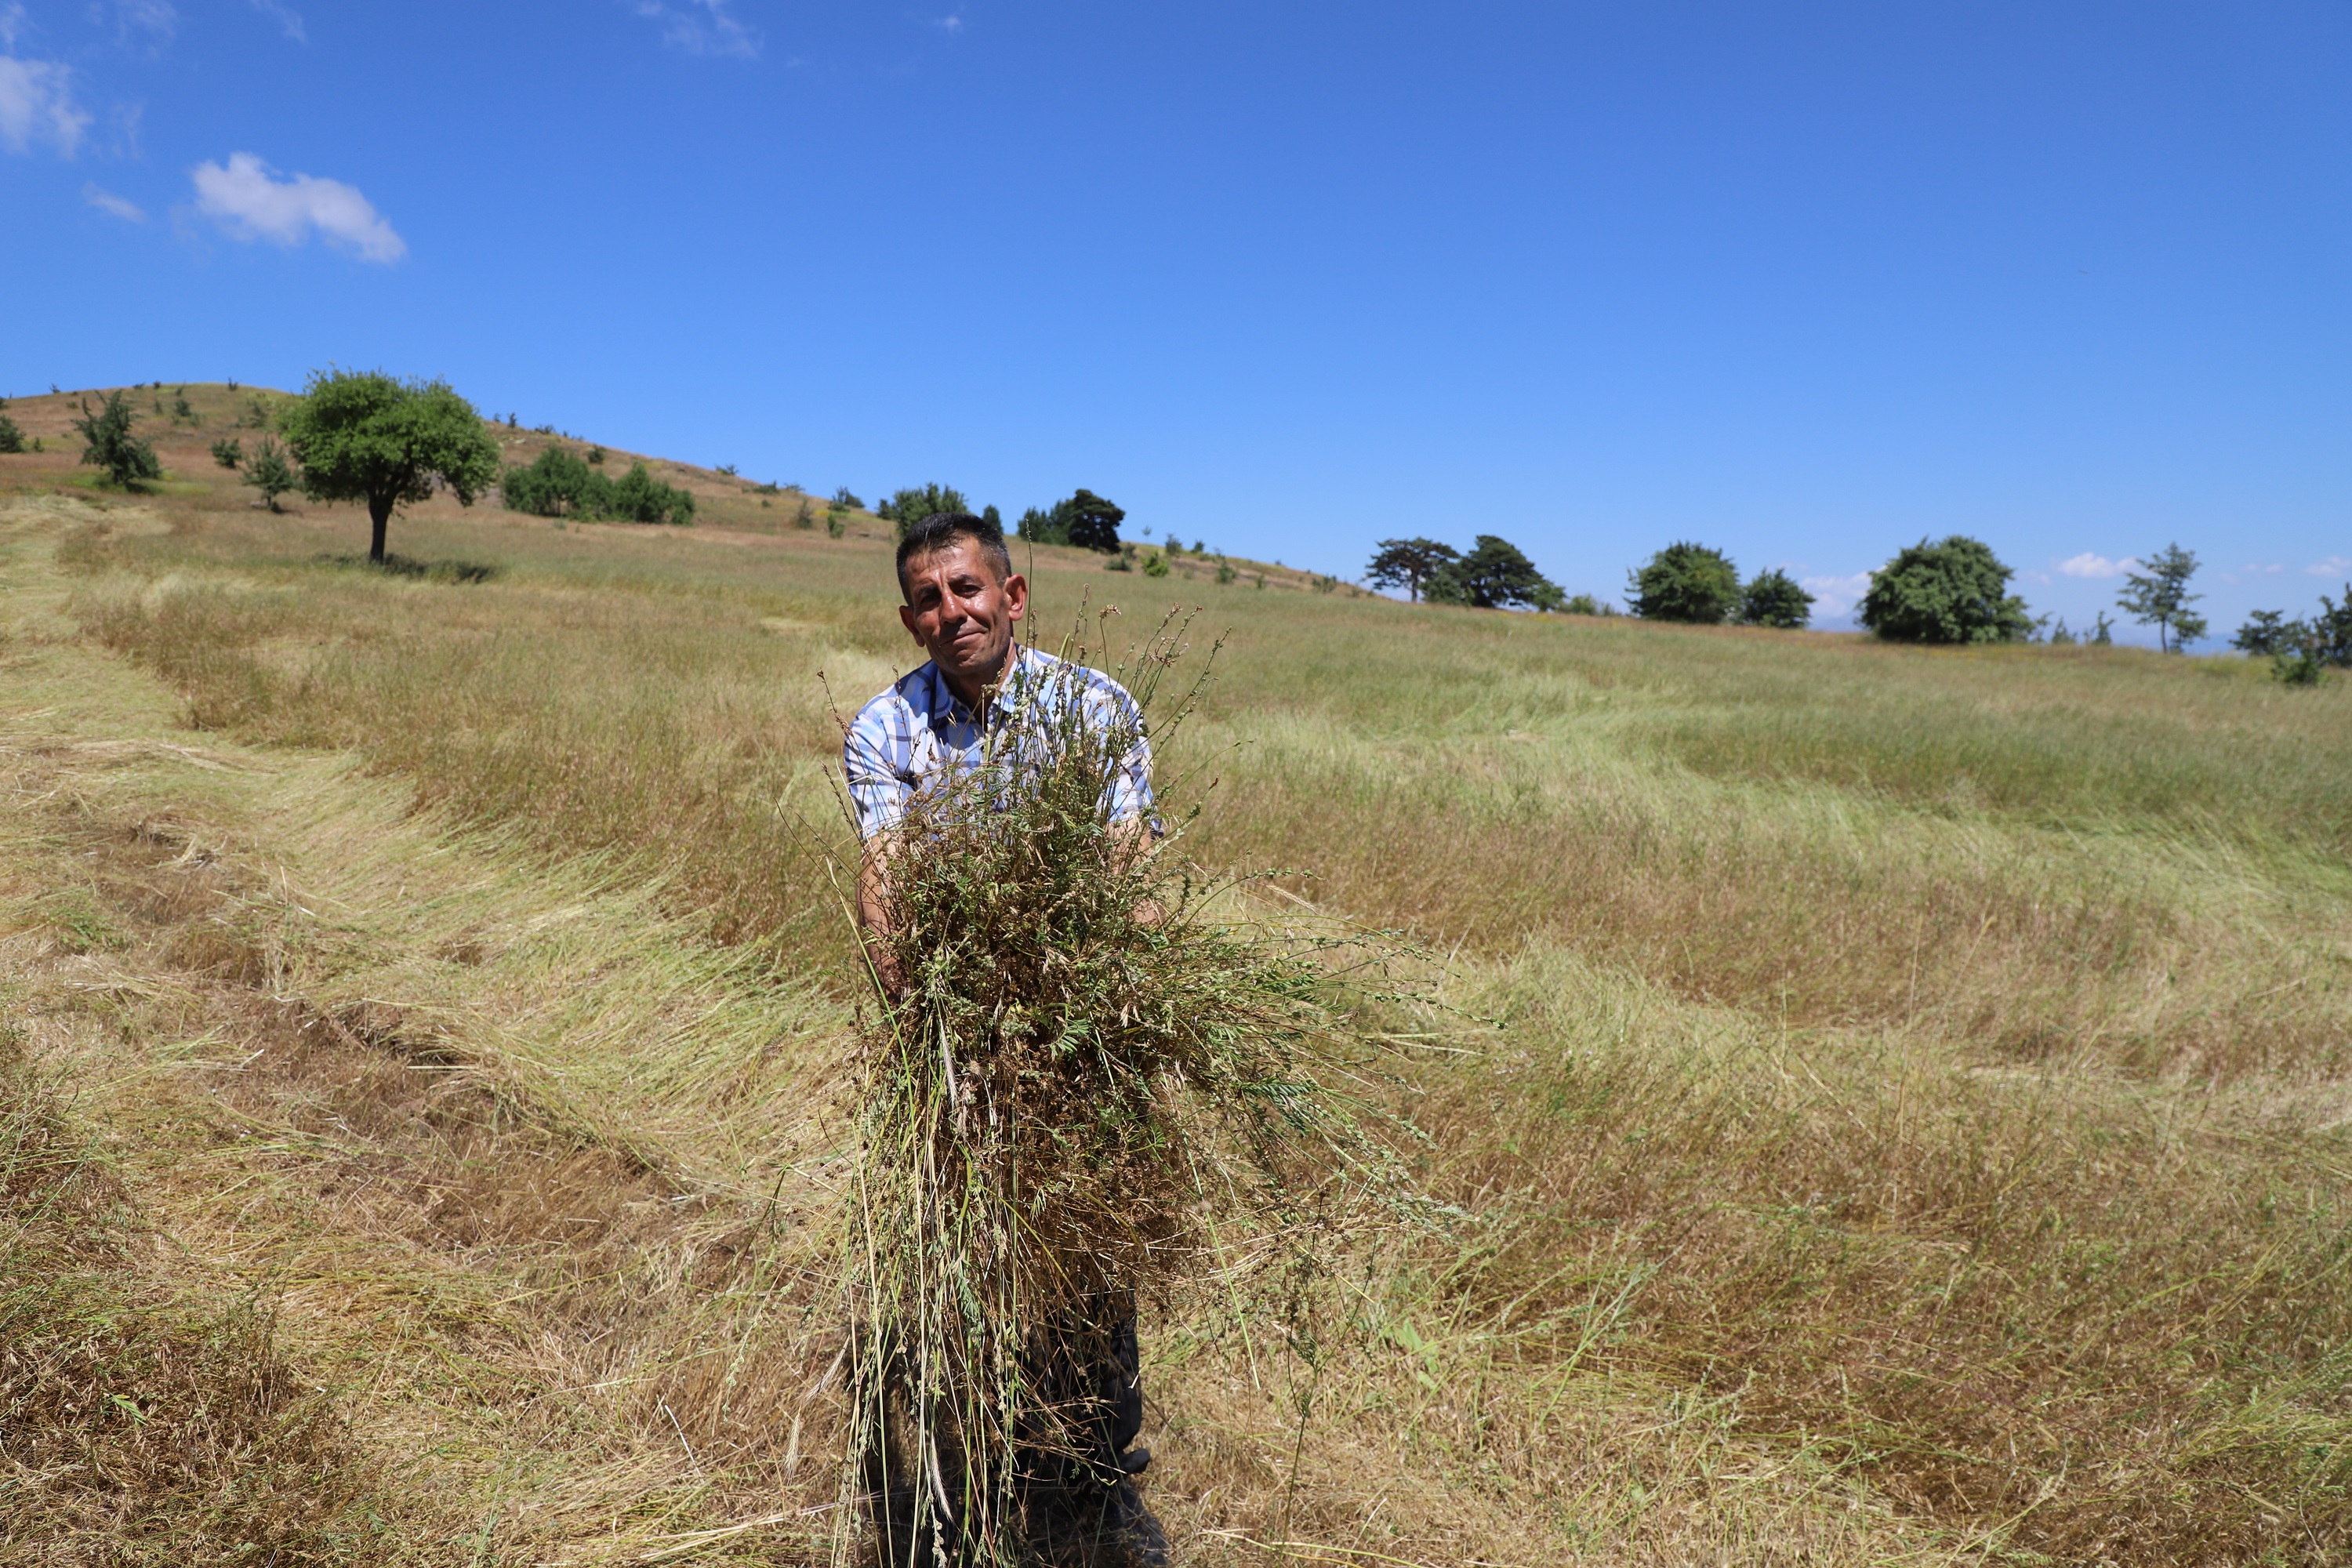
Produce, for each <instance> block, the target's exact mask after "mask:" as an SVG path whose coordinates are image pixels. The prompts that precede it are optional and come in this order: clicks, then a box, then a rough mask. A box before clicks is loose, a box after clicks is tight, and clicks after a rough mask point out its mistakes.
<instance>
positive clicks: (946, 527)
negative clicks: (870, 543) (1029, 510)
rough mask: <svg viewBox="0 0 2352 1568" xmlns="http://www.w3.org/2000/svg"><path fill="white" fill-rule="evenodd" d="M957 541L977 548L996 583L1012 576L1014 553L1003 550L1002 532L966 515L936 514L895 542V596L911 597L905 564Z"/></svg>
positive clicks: (919, 523) (952, 513)
mask: <svg viewBox="0 0 2352 1568" xmlns="http://www.w3.org/2000/svg"><path fill="white" fill-rule="evenodd" d="M959 539H969V540H971V542H973V543H975V544H977V545H979V546H980V552H981V553H982V555H985V556H986V557H988V562H989V564H990V565H992V566H993V567H995V568H996V580H997V581H998V582H1000V583H1002V582H1003V581H1004V580H1005V579H1006V578H1007V577H1010V576H1012V575H1013V552H1011V551H1010V550H1007V549H1005V548H1004V531H1003V529H1001V528H999V527H997V526H996V524H994V523H992V522H991V521H988V519H986V518H984V517H974V516H972V515H971V513H970V512H968V511H935V512H933V513H931V515H930V516H929V517H927V518H923V519H921V520H919V521H915V522H911V523H908V525H907V531H906V534H905V535H904V537H902V538H901V539H900V540H899V541H898V596H899V597H900V598H902V599H905V598H910V597H912V595H911V594H910V593H909V592H908V586H907V563H908V562H909V561H912V560H913V559H915V557H917V556H918V555H929V554H930V553H931V552H933V551H937V550H945V549H947V548H948V547H949V546H950V545H951V544H953V543H954V542H956V541H957V540H959Z"/></svg>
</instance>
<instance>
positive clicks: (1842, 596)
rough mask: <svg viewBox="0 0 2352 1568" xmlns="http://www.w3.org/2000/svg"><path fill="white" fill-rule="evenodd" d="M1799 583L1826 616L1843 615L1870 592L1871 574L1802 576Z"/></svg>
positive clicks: (1798, 580)
mask: <svg viewBox="0 0 2352 1568" xmlns="http://www.w3.org/2000/svg"><path fill="white" fill-rule="evenodd" d="M1797 583H1798V585H1799V586H1800V587H1801V588H1803V589H1804V590H1805V592H1806V593H1808V594H1811V595H1812V596H1813V602H1814V604H1816V605H1819V606H1820V608H1821V612H1822V614H1823V615H1825V616H1843V615H1844V614H1845V613H1846V612H1847V611H1848V610H1851V609H1853V607H1854V606H1855V605H1859V604H1860V603H1862V596H1863V595H1864V594H1867V593H1869V592H1870V574H1869V573H1867V572H1856V573H1855V574H1853V575H1852V576H1850V577H1800V578H1798V579H1797Z"/></svg>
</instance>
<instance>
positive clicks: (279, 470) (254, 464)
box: [245, 436, 302, 511]
mask: <svg viewBox="0 0 2352 1568" xmlns="http://www.w3.org/2000/svg"><path fill="white" fill-rule="evenodd" d="M245 482H246V483H247V484H249V485H251V486H252V487H253V488H254V489H257V490H259V491H260V492H261V500H262V504H263V505H265V506H267V507H268V509H269V510H272V511H276V510H278V497H279V496H282V495H284V494H285V493H286V492H287V491H288V490H290V489H294V488H295V487H296V486H297V485H299V484H300V483H301V482H302V481H301V480H300V479H298V478H297V477H296V476H295V473H294V468H293V466H292V465H291V464H289V463H288V462H287V461H286V449H285V448H284V447H280V446H279V445H278V442H277V441H276V440H275V439H274V438H273V437H268V436H264V437H262V438H261V439H260V441H259V442H257V444H256V445H255V447H254V448H253V456H252V457H251V458H248V459H247V461H246V465H245Z"/></svg>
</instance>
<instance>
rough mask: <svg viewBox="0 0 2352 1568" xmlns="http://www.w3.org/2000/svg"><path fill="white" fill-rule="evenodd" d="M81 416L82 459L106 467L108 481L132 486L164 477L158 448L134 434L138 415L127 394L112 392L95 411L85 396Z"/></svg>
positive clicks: (77, 423)
mask: <svg viewBox="0 0 2352 1568" xmlns="http://www.w3.org/2000/svg"><path fill="white" fill-rule="evenodd" d="M138 418H139V416H137V415H136V414H133V413H132V412H131V399H130V398H129V397H128V396H127V395H124V394H122V393H120V392H110V393H108V394H107V395H106V400H105V401H104V402H103V403H101V404H100V405H99V406H98V407H97V408H96V409H95V410H93V409H92V408H91V407H90V405H89V399H88V398H86V397H85V398H83V399H82V401H81V417H80V418H79V419H77V420H75V421H74V422H73V427H74V429H75V430H77V431H78V432H79V433H80V436H81V438H82V450H81V460H82V461H83V462H85V463H87V464H89V465H90V466H92V467H94V468H103V469H104V470H106V478H107V479H108V481H109V482H110V483H112V484H115V485H118V486H120V487H121V488H122V489H131V487H132V486H133V485H136V484H137V483H139V482H140V481H141V480H142V479H162V478H163V464H162V463H161V462H158V461H157V460H156V458H155V448H154V447H151V446H149V445H148V444H147V443H146V442H145V441H143V440H142V439H140V437H137V436H134V435H132V434H131V426H132V425H133V424H135V423H137V421H138Z"/></svg>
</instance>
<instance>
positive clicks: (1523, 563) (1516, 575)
mask: <svg viewBox="0 0 2352 1568" xmlns="http://www.w3.org/2000/svg"><path fill="white" fill-rule="evenodd" d="M1550 587H1551V584H1550V582H1549V580H1547V579H1546V578H1545V576H1544V574H1542V573H1540V572H1538V571H1537V570H1536V567H1535V563H1534V562H1532V561H1529V560H1528V558H1527V557H1526V556H1525V555H1523V554H1521V553H1520V552H1519V548H1518V546H1517V545H1515V544H1513V543H1512V542H1510V541H1509V540H1507V539H1497V538H1496V536H1495V535H1493V534H1491V533H1482V534H1480V535H1479V536H1478V537H1477V539H1476V540H1475V541H1474V542H1472V544H1471V546H1470V553H1469V554H1467V555H1465V556H1463V557H1462V558H1461V559H1460V560H1458V561H1449V562H1447V563H1444V565H1442V566H1440V567H1439V568H1438V569H1437V570H1436V571H1435V572H1433V573H1432V574H1430V575H1429V576H1428V577H1427V578H1426V579H1424V580H1423V593H1424V595H1425V596H1426V597H1427V598H1428V600H1429V602H1430V603H1431V604H1433V605H1469V606H1471V607H1472V608H1473V609H1479V610H1500V609H1506V608H1507V607H1509V606H1511V605H1536V604H1537V603H1538V600H1539V599H1540V600H1542V601H1544V602H1547V603H1548V602H1549V600H1550V595H1549V594H1547V593H1546V592H1545V590H1546V589H1549V588H1550Z"/></svg>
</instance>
